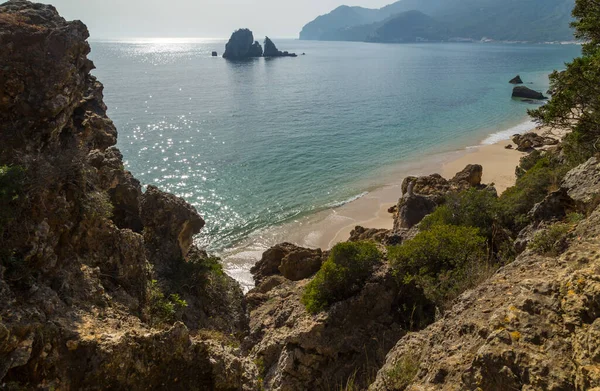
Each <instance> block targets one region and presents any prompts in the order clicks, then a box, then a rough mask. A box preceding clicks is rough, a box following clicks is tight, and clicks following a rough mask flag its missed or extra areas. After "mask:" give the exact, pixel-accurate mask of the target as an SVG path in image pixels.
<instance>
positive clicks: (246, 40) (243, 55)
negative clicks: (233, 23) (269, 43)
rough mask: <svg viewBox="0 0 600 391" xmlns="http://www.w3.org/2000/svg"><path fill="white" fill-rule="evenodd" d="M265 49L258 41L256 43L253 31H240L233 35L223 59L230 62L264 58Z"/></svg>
mask: <svg viewBox="0 0 600 391" xmlns="http://www.w3.org/2000/svg"><path fill="white" fill-rule="evenodd" d="M262 55H263V49H262V46H260V43H258V41H254V35H253V34H252V31H250V30H248V29H239V30H237V31H235V32H234V33H233V34H231V38H230V39H229V42H227V44H226V46H225V53H223V58H227V59H230V60H244V59H248V58H254V57H262Z"/></svg>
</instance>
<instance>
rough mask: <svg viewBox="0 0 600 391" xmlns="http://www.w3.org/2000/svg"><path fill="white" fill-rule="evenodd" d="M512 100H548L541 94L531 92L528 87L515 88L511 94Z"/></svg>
mask: <svg viewBox="0 0 600 391" xmlns="http://www.w3.org/2000/svg"><path fill="white" fill-rule="evenodd" d="M512 97H513V98H523V99H536V100H544V99H548V98H546V97H545V96H544V94H542V93H541V92H538V91H535V90H532V89H531V88H529V87H525V86H517V87H515V88H514V89H513V93H512Z"/></svg>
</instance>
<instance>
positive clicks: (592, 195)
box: [560, 157, 600, 212]
mask: <svg viewBox="0 0 600 391" xmlns="http://www.w3.org/2000/svg"><path fill="white" fill-rule="evenodd" d="M560 186H561V188H563V189H565V190H566V191H567V194H568V196H569V197H571V199H573V200H574V201H575V202H576V203H577V204H578V206H579V209H580V210H581V211H582V212H587V211H589V210H590V209H594V208H595V207H596V206H597V205H598V204H599V203H600V195H599V194H600V162H598V159H597V158H595V157H593V158H591V159H589V160H588V161H587V162H585V163H584V164H582V165H580V166H578V167H575V168H574V169H573V170H571V171H569V172H568V173H567V175H565V177H564V179H563V181H562V183H561V185H560Z"/></svg>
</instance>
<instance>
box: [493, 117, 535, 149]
mask: <svg viewBox="0 0 600 391" xmlns="http://www.w3.org/2000/svg"><path fill="white" fill-rule="evenodd" d="M535 127H536V123H535V122H533V121H531V120H528V121H526V122H523V123H521V124H519V125H517V126H513V127H512V128H509V129H506V130H502V131H500V132H496V133H492V134H490V135H489V136H488V138H486V139H485V140H483V141H482V142H481V144H483V145H491V144H496V143H497V142H499V141H503V140H510V138H511V137H512V136H513V135H515V134H523V133H527V132H529V131H530V130H531V129H533V128H535Z"/></svg>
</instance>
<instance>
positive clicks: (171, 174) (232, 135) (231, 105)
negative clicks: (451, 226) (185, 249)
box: [91, 39, 581, 255]
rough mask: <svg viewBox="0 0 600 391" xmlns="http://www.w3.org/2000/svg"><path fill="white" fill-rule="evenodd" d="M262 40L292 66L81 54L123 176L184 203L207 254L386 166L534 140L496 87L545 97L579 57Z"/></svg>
mask: <svg viewBox="0 0 600 391" xmlns="http://www.w3.org/2000/svg"><path fill="white" fill-rule="evenodd" d="M274 42H275V43H276V44H277V46H278V47H279V49H280V50H286V51H290V52H295V53H297V54H298V55H299V56H298V57H296V58H272V59H264V58H260V59H252V60H248V61H240V62H232V61H228V60H225V59H223V58H222V57H220V55H221V54H222V53H223V50H224V48H225V43H226V40H217V39H154V40H124V41H92V42H91V47H92V53H91V58H92V60H93V61H94V63H95V65H96V67H97V68H96V69H95V70H94V71H93V73H94V74H95V75H96V76H97V77H98V79H99V80H100V81H101V82H102V83H103V84H104V86H105V90H104V94H105V103H106V104H107V106H108V115H109V116H110V118H111V119H112V120H113V121H114V122H115V124H116V126H117V128H118V130H119V142H118V147H119V148H120V150H121V151H122V153H123V155H124V160H125V166H126V168H127V169H128V170H130V171H131V172H132V173H133V174H134V175H135V176H136V177H137V178H138V179H140V180H141V182H142V183H143V184H144V185H148V184H152V185H156V186H158V187H160V188H161V189H164V190H166V191H169V192H172V193H174V194H176V195H178V196H181V197H183V198H184V199H186V200H187V201H188V202H189V203H191V204H192V205H194V206H195V207H196V208H197V209H198V211H199V212H200V214H201V215H202V216H203V218H204V219H205V220H206V226H205V228H204V229H203V230H202V232H201V233H200V234H199V235H198V236H197V238H196V242H197V244H198V245H200V246H201V247H204V248H206V249H207V250H208V251H209V252H211V253H214V254H217V255H219V254H223V253H226V252H227V251H228V250H230V249H231V248H234V247H235V246H238V245H239V244H240V243H244V242H247V241H248V238H252V237H260V232H266V231H269V230H273V229H277V227H278V226H281V225H284V224H289V223H290V222H293V221H296V220H297V219H299V218H302V217H305V216H310V215H314V214H316V213H318V212H320V211H323V210H326V209H329V208H335V207H338V206H340V205H343V204H344V203H346V202H349V201H351V200H353V199H356V198H358V197H361V196H364V195H365V194H368V192H369V191H372V190H373V189H376V188H377V187H378V186H383V185H384V184H385V183H388V182H389V180H390V178H386V175H385V174H384V173H385V172H388V171H390V170H389V168H390V167H392V166H395V165H399V164H403V163H407V162H410V161H417V160H421V159H425V158H426V157H427V156H431V155H435V154H439V153H444V152H449V151H454V150H458V149H463V148H465V147H469V146H473V145H478V144H482V143H484V144H486V143H488V144H490V143H494V142H496V141H499V140H502V139H507V138H509V137H510V136H511V135H512V134H514V133H519V132H524V131H526V130H528V129H530V128H532V126H533V124H532V122H531V120H530V119H529V118H528V116H527V110H528V109H531V108H535V107H536V106H537V104H535V103H534V104H532V103H524V102H521V101H518V100H515V99H512V98H511V91H512V87H513V86H512V85H511V84H509V83H508V81H509V80H510V79H512V78H513V77H514V76H516V75H517V74H519V75H520V76H521V78H522V79H523V80H524V82H525V83H526V86H528V87H530V88H533V89H535V90H538V91H542V92H546V90H547V89H548V87H549V80H548V75H549V74H550V73H551V72H552V71H554V70H561V69H563V68H564V64H565V62H568V61H571V60H572V59H573V58H574V57H577V56H578V55H580V52H581V47H580V46H579V45H571V44H568V45H567V44H565V45H560V44H555V45H549V44H546V45H541V44H540V45H529V44H500V43H485V44H483V43H418V44H374V43H357V42H319V41H299V40H291V39H279V40H277V39H274ZM213 51H217V52H218V53H219V56H218V57H212V56H211V53H212V52H213Z"/></svg>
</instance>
